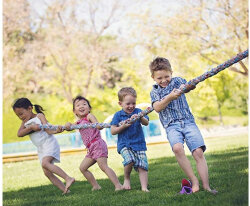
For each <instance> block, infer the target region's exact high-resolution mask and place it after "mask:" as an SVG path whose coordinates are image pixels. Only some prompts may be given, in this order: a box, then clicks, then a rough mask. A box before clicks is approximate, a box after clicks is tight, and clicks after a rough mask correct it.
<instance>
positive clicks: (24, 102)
mask: <svg viewBox="0 0 250 206" xmlns="http://www.w3.org/2000/svg"><path fill="white" fill-rule="evenodd" d="M30 106H31V107H32V108H33V106H34V107H35V110H36V112H37V113H43V112H42V111H44V109H43V108H42V107H41V106H40V105H38V104H34V105H33V104H32V103H31V102H30V100H29V99H27V98H24V97H22V98H19V99H16V100H15V102H14V103H13V106H12V109H13V110H14V109H15V108H24V109H28V108H29V107H30Z"/></svg>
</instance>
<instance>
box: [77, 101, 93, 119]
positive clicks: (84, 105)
mask: <svg viewBox="0 0 250 206" xmlns="http://www.w3.org/2000/svg"><path fill="white" fill-rule="evenodd" d="M74 113H75V115H76V116H78V117H79V118H83V117H85V116H86V115H88V114H89V113H90V107H89V105H88V102H86V101H85V100H84V99H81V100H77V101H76V102H75V108H74Z"/></svg>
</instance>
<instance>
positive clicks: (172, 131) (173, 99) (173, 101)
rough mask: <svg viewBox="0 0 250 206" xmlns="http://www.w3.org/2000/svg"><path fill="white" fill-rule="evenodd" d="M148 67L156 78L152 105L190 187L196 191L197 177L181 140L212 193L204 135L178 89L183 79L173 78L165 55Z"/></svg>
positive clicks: (205, 187) (197, 187) (197, 186)
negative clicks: (188, 180)
mask: <svg viewBox="0 0 250 206" xmlns="http://www.w3.org/2000/svg"><path fill="white" fill-rule="evenodd" d="M149 67H150V71H151V77H152V78H153V79H154V81H155V82H156V84H155V85H153V89H152V91H151V93H150V95H151V102H152V106H153V108H154V110H155V111H156V112H159V116H160V121H161V123H162V125H163V127H164V128H165V130H166V133H167V138H168V141H169V143H170V145H171V147H172V150H173V152H174V154H175V157H176V159H177V162H178V163H179V165H180V167H181V168H182V170H183V171H184V172H185V174H186V175H187V176H188V178H189V179H190V180H191V182H192V191H193V192H198V191H199V181H198V179H197V177H196V176H195V175H194V172H193V170H192V167H191V164H190V162H189V160H188V159H187V157H186V155H185V152H184V148H183V144H184V140H185V141H186V144H187V146H188V148H189V150H190V151H191V153H192V155H193V157H194V159H195V161H196V166H197V170H198V174H199V176H200V178H201V181H202V184H203V188H204V189H205V190H207V191H209V192H212V193H214V194H215V193H216V192H217V191H216V190H211V188H210V186H209V180H208V167H207V163H206V160H205V157H204V154H203V152H204V151H205V150H206V146H205V144H204V140H203V137H202V135H201V133H200V131H199V129H198V127H197V125H196V123H195V120H194V117H193V115H192V113H191V112H190V110H189V106H188V103H187V101H186V97H185V95H184V94H182V93H181V89H182V88H183V86H184V84H185V83H186V80H185V79H182V78H180V77H174V78H172V68H171V65H170V63H169V61H168V60H167V59H165V58H161V57H157V58H156V59H154V60H153V61H152V62H151V63H150V65H149ZM178 88H179V89H178ZM194 88H195V86H191V85H188V88H187V90H186V92H189V91H190V90H192V89H194Z"/></svg>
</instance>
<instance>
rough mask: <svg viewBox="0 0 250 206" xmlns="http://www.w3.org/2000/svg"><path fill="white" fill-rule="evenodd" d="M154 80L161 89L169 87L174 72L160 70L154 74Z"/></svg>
mask: <svg viewBox="0 0 250 206" xmlns="http://www.w3.org/2000/svg"><path fill="white" fill-rule="evenodd" d="M152 78H153V79H154V81H155V82H156V83H157V84H158V85H160V86H161V87H167V86H168V85H169V83H170V81H171V79H172V72H171V71H166V70H158V71H155V72H154V74H153V75H152Z"/></svg>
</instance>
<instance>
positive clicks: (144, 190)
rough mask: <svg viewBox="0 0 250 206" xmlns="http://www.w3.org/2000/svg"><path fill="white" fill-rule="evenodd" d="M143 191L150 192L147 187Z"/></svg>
mask: <svg viewBox="0 0 250 206" xmlns="http://www.w3.org/2000/svg"><path fill="white" fill-rule="evenodd" d="M141 191H143V192H150V191H149V190H148V189H147V188H146V189H141Z"/></svg>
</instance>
